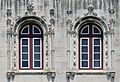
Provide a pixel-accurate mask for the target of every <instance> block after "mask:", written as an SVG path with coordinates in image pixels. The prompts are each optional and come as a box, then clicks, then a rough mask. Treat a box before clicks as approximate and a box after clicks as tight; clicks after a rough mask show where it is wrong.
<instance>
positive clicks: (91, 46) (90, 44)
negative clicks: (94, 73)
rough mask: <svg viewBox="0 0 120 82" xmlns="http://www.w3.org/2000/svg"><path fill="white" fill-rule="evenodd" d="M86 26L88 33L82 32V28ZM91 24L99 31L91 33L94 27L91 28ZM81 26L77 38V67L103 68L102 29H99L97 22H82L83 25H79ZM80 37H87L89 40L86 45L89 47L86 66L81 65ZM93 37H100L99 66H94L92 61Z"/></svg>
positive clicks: (83, 68)
mask: <svg viewBox="0 0 120 82" xmlns="http://www.w3.org/2000/svg"><path fill="white" fill-rule="evenodd" d="M86 26H88V27H89V34H82V29H84V28H85V27H86ZM93 26H96V27H97V28H98V29H99V32H100V33H93V32H94V29H93ZM80 27H81V28H80V29H79V31H78V32H79V33H78V34H79V39H78V44H79V47H78V57H79V58H78V60H79V62H78V63H79V65H78V67H79V69H81V70H101V69H103V31H102V29H101V26H99V25H98V24H96V23H91V22H90V23H85V24H83V25H81V26H80ZM91 27H92V28H91ZM82 38H88V40H89V42H88V43H89V45H88V48H89V53H88V55H89V58H88V59H89V60H88V61H89V63H88V67H82V66H81V64H82V63H81V61H82V60H81V57H82V56H81V42H82V41H81V39H82ZM93 38H100V42H101V43H100V67H95V66H94V65H93V64H94V63H93V62H94V60H93V58H94V57H93V56H94V54H93V47H94V46H93V42H94V41H93Z"/></svg>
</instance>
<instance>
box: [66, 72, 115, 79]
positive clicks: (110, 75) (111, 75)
mask: <svg viewBox="0 0 120 82" xmlns="http://www.w3.org/2000/svg"><path fill="white" fill-rule="evenodd" d="M75 75H106V76H107V79H108V80H110V79H111V80H114V78H115V72H66V78H67V79H71V80H73V79H74V77H75Z"/></svg>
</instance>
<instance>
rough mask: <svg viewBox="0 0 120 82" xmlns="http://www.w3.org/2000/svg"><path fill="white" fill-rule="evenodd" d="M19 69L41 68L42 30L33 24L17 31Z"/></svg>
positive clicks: (23, 26)
mask: <svg viewBox="0 0 120 82" xmlns="http://www.w3.org/2000/svg"><path fill="white" fill-rule="evenodd" d="M19 68H20V69H42V68H43V30H42V29H41V27H40V26H39V25H37V24H34V23H28V24H25V25H22V26H21V28H20V29H19Z"/></svg>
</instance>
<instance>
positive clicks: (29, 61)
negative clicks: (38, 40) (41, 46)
mask: <svg viewBox="0 0 120 82" xmlns="http://www.w3.org/2000/svg"><path fill="white" fill-rule="evenodd" d="M23 39H28V67H23V66H22V60H23V59H22V40H23ZM29 45H30V42H29V38H21V41H20V48H21V49H20V56H21V57H20V66H21V68H24V69H28V68H30V56H29V52H30V48H29Z"/></svg>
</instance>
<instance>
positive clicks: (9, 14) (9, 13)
mask: <svg viewBox="0 0 120 82" xmlns="http://www.w3.org/2000/svg"><path fill="white" fill-rule="evenodd" d="M6 14H7V17H11V14H12V11H11V9H7V12H6Z"/></svg>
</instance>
